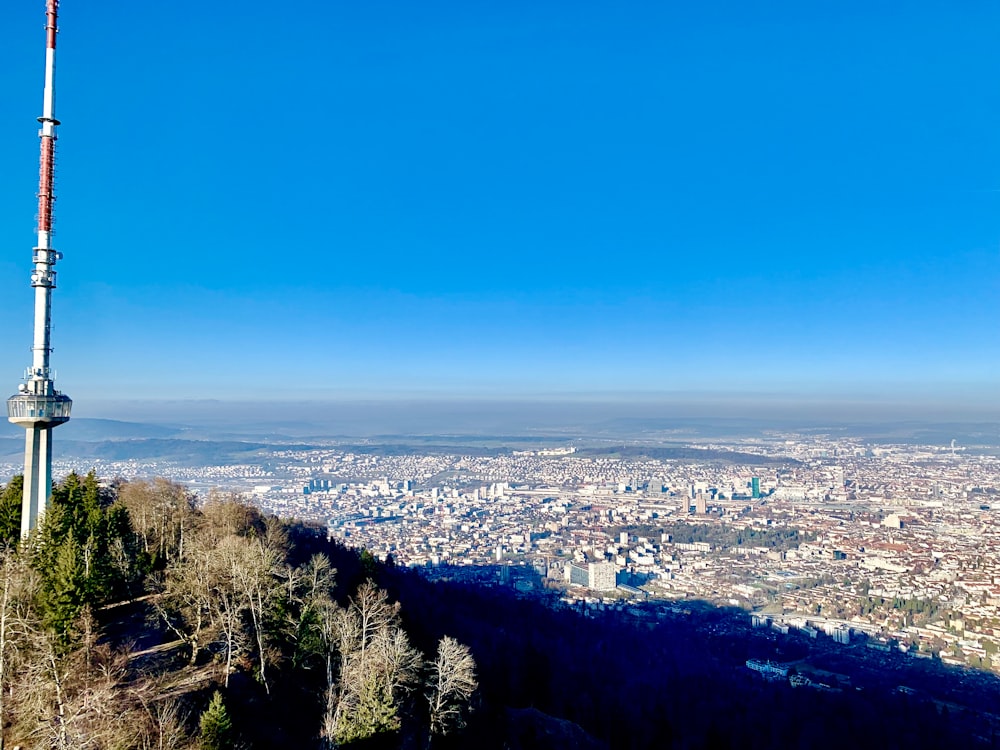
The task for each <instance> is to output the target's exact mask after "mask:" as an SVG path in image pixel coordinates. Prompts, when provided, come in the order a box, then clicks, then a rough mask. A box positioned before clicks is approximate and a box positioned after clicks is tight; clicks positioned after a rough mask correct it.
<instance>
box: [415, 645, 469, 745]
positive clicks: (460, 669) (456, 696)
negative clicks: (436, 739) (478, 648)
mask: <svg viewBox="0 0 1000 750" xmlns="http://www.w3.org/2000/svg"><path fill="white" fill-rule="evenodd" d="M477 687H478V685H477V683H476V663H475V661H474V660H473V658H472V654H471V653H469V649H468V647H467V646H464V645H463V644H461V643H459V642H458V641H456V640H455V639H454V638H451V637H449V636H445V637H444V638H442V639H441V641H440V642H439V643H438V650H437V657H436V658H435V659H434V662H433V663H432V664H431V675H430V682H429V685H428V695H427V699H428V702H429V704H430V720H431V733H432V734H442V735H443V734H448V732H450V731H452V730H454V729H460V728H461V727H462V726H464V725H465V718H464V712H465V710H466V708H467V706H468V704H469V699H470V698H471V697H472V694H473V693H474V692H475V691H476V688H477Z"/></svg>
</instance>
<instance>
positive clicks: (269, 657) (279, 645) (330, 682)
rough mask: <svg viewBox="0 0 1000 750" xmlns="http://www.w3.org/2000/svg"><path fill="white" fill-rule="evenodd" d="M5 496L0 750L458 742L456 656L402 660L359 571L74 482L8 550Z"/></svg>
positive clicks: (464, 692) (15, 486)
mask: <svg viewBox="0 0 1000 750" xmlns="http://www.w3.org/2000/svg"><path fill="white" fill-rule="evenodd" d="M20 494H21V480H20V478H15V479H14V480H13V481H12V482H10V484H9V485H8V486H7V487H6V488H4V491H3V493H2V494H0V535H2V540H3V549H2V552H0V720H2V724H0V746H2V747H31V748H58V749H59V750H70V749H75V748H80V749H82V748H100V749H103V748H108V749H109V750H110V749H112V748H143V749H145V748H159V749H160V750H166V749H168V748H171V749H175V750H180V749H182V748H204V749H205V750H213V749H216V748H218V749H222V748H236V747H247V748H250V747H292V746H294V747H340V746H351V745H353V744H357V743H361V744H366V743H367V744H368V745H371V744H372V742H373V741H378V742H377V744H378V745H380V746H386V745H387V746H394V745H395V744H398V743H399V742H402V741H404V740H405V741H406V742H408V743H410V744H413V743H416V744H419V745H420V746H422V747H427V746H434V745H436V744H439V742H440V739H441V738H445V737H447V736H448V735H452V734H455V733H456V732H458V731H459V730H460V729H461V728H462V727H463V725H464V722H465V715H466V713H467V706H468V703H469V699H470V698H471V697H472V695H473V693H474V691H475V690H476V687H477V683H476V677H475V665H474V662H473V661H472V657H471V656H470V654H469V650H468V648H467V647H465V646H464V645H462V644H460V643H458V642H457V641H455V640H454V639H452V638H449V637H442V638H440V639H439V640H438V641H437V642H436V644H435V646H434V648H433V649H432V650H431V651H429V652H428V653H427V654H424V653H422V652H420V651H418V650H417V649H416V648H415V647H414V646H413V645H412V644H411V642H410V639H409V638H408V636H407V634H406V631H405V630H404V629H403V628H402V625H401V621H400V617H399V605H398V603H394V602H391V601H390V600H389V598H388V595H387V594H386V592H385V591H384V590H382V589H380V588H379V587H378V586H377V585H376V584H375V583H374V582H373V580H372V577H373V573H374V569H375V561H374V560H373V559H372V558H371V557H370V556H367V555H358V554H354V555H352V554H349V553H346V551H345V550H342V549H340V550H337V549H335V548H332V547H331V546H330V545H328V544H326V540H325V537H324V536H322V535H319V534H317V533H316V530H315V529H308V528H305V527H302V526H296V525H294V524H291V523H287V522H284V521H281V520H279V519H277V518H274V517H264V516H262V515H261V514H260V512H259V511H257V510H256V509H255V508H253V507H251V506H250V505H248V504H246V503H244V502H243V501H242V500H241V499H239V498H237V497H232V496H222V495H218V496H212V497H210V498H209V499H208V500H207V502H205V503H204V504H203V505H202V506H201V507H197V508H196V506H195V502H194V499H193V497H191V496H190V495H189V494H188V493H187V492H186V491H185V489H184V488H183V487H181V486H179V485H176V484H173V483H171V482H166V481H157V482H153V483H146V482H134V483H128V484H125V483H119V484H116V485H114V486H111V487H102V486H101V485H100V483H99V482H98V480H97V478H96V477H95V476H94V475H93V474H90V475H88V476H86V477H79V476H77V475H75V474H71V475H70V476H69V477H67V478H66V479H65V480H64V481H63V482H61V483H60V484H59V485H57V486H56V487H55V490H54V492H53V496H52V500H51V503H50V505H49V508H48V510H47V511H46V513H45V516H44V519H43V521H42V523H41V525H40V527H39V529H38V530H37V531H36V532H35V533H33V534H32V535H31V536H29V537H28V538H27V539H25V540H20V539H19V536H20V525H19V524H20V522H19V516H20ZM330 550H333V551H334V552H335V553H338V554H336V557H337V558H338V560H339V562H341V563H343V564H344V565H343V567H344V568H345V570H343V572H340V573H338V570H337V569H336V568H335V567H334V564H333V561H332V560H331V556H330V555H329V554H328V553H329V552H330Z"/></svg>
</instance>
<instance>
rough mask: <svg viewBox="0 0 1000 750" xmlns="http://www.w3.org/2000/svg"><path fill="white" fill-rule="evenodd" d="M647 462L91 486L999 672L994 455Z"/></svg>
mask: <svg viewBox="0 0 1000 750" xmlns="http://www.w3.org/2000/svg"><path fill="white" fill-rule="evenodd" d="M643 452H646V453H648V454H650V455H654V456H656V455H667V454H669V451H668V452H666V453H665V452H664V451H657V450H656V449H650V450H648V451H643V450H642V449H636V451H630V452H629V454H628V455H623V454H622V453H620V452H614V451H612V452H609V451H608V450H607V449H594V448H581V449H579V450H574V449H572V448H571V447H569V446H567V447H565V448H559V449H552V448H551V447H548V448H545V449H540V450H509V449H492V450H491V449H483V450H480V451H478V453H479V454H480V455H471V453H472V452H471V451H464V452H457V451H456V452H455V453H454V454H450V453H448V452H446V451H443V450H440V449H436V450H434V451H424V452H422V451H421V450H420V449H419V448H413V449H412V450H406V451H403V450H386V449H384V448H380V447H379V446H374V445H372V446H357V445H354V446H350V447H348V446H338V445H329V446H325V447H299V448H289V447H281V446H277V445H276V446H274V448H273V449H272V450H266V451H260V452H259V454H258V456H257V458H256V459H255V460H254V461H252V462H250V461H248V462H245V463H241V464H220V465H216V466H190V465H188V466H185V465H181V464H179V463H173V462H168V461H160V462H156V461H147V462H143V461H140V460H131V461H99V462H96V463H95V465H94V468H95V469H96V470H97V472H98V474H99V475H101V476H105V477H114V476H121V477H125V478H131V477H152V476H164V477H167V478H170V479H173V480H176V481H179V482H183V483H185V484H187V485H188V486H189V487H191V488H192V489H193V490H194V491H196V492H198V493H199V494H200V495H202V496H206V495H207V493H208V492H209V491H212V490H213V488H214V489H215V490H218V491H236V492H240V493H243V494H245V495H248V496H251V497H252V498H254V500H255V501H256V502H257V503H258V504H259V505H260V506H261V507H262V508H264V509H266V510H268V511H270V512H273V513H277V514H280V515H282V516H290V517H298V518H302V519H308V520H311V521H318V522H321V523H323V524H325V525H326V526H327V528H328V531H329V534H330V535H331V536H332V537H334V538H337V539H340V540H343V541H344V542H345V543H347V544H350V545H355V546H359V547H365V548H367V549H369V550H370V551H372V552H373V553H374V554H376V555H377V556H379V557H382V558H387V557H389V556H391V557H392V559H393V560H394V561H395V562H396V563H397V564H400V565H408V566H415V567H418V568H420V569H422V570H424V571H426V572H427V574H428V575H430V576H442V575H447V576H448V577H452V578H455V577H461V576H463V575H464V576H468V577H469V579H470V580H484V579H483V576H484V574H485V575H487V577H489V576H492V578H491V579H490V580H493V581H495V582H496V583H497V584H509V585H512V586H516V587H518V588H520V589H521V590H523V591H525V592H526V593H528V594H530V593H531V592H532V591H534V592H536V593H538V594H539V595H540V594H541V593H543V592H546V593H548V594H550V595H551V594H553V592H555V593H556V594H558V596H557V599H559V598H560V597H561V601H563V602H571V601H574V600H577V601H579V600H583V601H591V602H595V601H596V602H600V601H604V602H606V603H610V602H612V601H614V602H619V601H622V600H628V599H629V598H635V597H638V598H641V599H643V600H646V599H650V600H657V599H658V600H692V599H699V600H706V601H709V602H712V603H715V604H719V605H723V606H732V607H740V608H743V609H745V610H746V611H747V612H748V616H749V615H750V614H752V616H753V621H754V624H755V625H757V626H759V627H767V628H772V629H775V630H777V631H779V632H788V631H789V630H791V629H794V630H798V631H800V632H803V633H806V634H807V635H809V636H811V637H817V638H830V639H832V640H833V641H835V642H839V643H844V644H847V643H853V642H857V641H858V640H859V639H861V640H865V641H867V643H868V645H869V646H870V647H872V648H875V649H895V650H898V651H905V652H909V653H911V654H913V655H919V656H934V657H938V658H941V659H942V660H944V661H947V662H956V663H962V664H969V665H973V666H983V667H994V666H996V667H997V668H1000V657H997V652H998V651H1000V576H996V574H995V571H996V570H997V557H998V553H997V549H998V548H1000V544H998V542H1000V522H998V513H997V510H996V509H995V508H996V507H997V506H998V505H1000V496H998V491H1000V487H998V484H1000V483H998V477H1000V458H998V457H997V456H995V455H992V454H991V452H990V451H988V450H981V451H978V452H973V451H971V450H956V449H954V448H953V447H951V446H932V445H913V444H903V443H901V444H877V445H873V444H868V443H865V442H864V441H862V440H859V439H853V438H842V439H837V438H830V437H822V436H821V437H816V436H803V435H792V434H789V435H772V436H768V437H767V438H758V439H753V440H739V441H737V440H734V441H729V442H725V443H722V442H719V443H708V442H704V443H699V444H691V445H688V446H685V450H684V451H682V452H677V451H675V452H674V453H682V454H683V457H679V458H678V457H670V456H668V457H658V458H650V457H647V456H644V455H641V454H642V453H643ZM632 453H636V455H632ZM719 456H724V458H719ZM70 468H76V469H81V468H83V469H89V468H91V467H90V466H81V465H79V462H77V464H73V463H72V462H64V465H61V466H58V467H57V472H58V471H63V472H65V471H67V470H69V469H70ZM16 469H17V467H14V466H12V467H9V473H13V472H14V471H16ZM463 571H464V572H463ZM484 571H485V573H484Z"/></svg>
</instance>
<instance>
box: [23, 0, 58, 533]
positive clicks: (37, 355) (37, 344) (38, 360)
mask: <svg viewBox="0 0 1000 750" xmlns="http://www.w3.org/2000/svg"><path fill="white" fill-rule="evenodd" d="M58 15H59V0H46V8H45V92H44V97H43V100H42V116H41V117H39V118H38V121H39V122H40V123H41V124H42V127H41V130H40V131H39V133H38V135H39V137H40V139H41V149H40V150H41V156H40V159H39V162H40V166H39V174H38V244H37V246H36V247H35V249H34V255H33V262H34V270H33V271H32V273H31V286H32V287H33V288H34V290H35V315H34V338H33V342H32V346H31V367H30V368H29V369H28V371H27V373H26V376H25V380H24V382H23V383H22V384H21V385H20V386H19V387H18V393H17V395H15V396H11V397H10V398H9V399H7V418H8V419H9V420H10V421H11V422H13V423H14V424H17V425H20V426H21V427H23V428H25V430H27V436H26V443H25V453H24V499H23V504H22V509H21V532H22V534H25V535H26V534H28V532H29V531H31V530H32V529H33V528H35V526H37V525H38V521H39V519H40V517H41V515H42V514H43V513H44V512H45V506H46V504H47V503H48V499H49V495H50V494H51V493H52V428H53V427H56V426H58V425H60V424H63V423H64V422H66V421H68V420H69V415H70V411H71V409H72V407H73V402H72V401H71V400H70V398H69V397H68V396H66V395H64V394H62V393H60V392H59V391H57V390H56V389H55V381H54V378H53V376H52V372H51V370H50V369H49V355H50V354H51V352H52V345H51V331H52V290H53V289H54V288H55V286H56V272H55V270H54V267H55V264H56V261H57V260H58V259H60V258H61V257H62V254H61V253H59V252H57V251H56V250H54V249H53V248H52V233H53V230H52V214H53V207H54V203H55V189H54V183H55V158H56V127H57V126H58V125H59V121H58V120H57V119H56V118H55V101H56V86H55V74H56V33H57V32H58V28H57V20H58Z"/></svg>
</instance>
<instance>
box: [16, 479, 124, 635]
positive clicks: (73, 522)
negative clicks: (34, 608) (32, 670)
mask: <svg viewBox="0 0 1000 750" xmlns="http://www.w3.org/2000/svg"><path fill="white" fill-rule="evenodd" d="M108 499H109V498H107V497H105V496H103V494H102V492H101V489H100V486H99V484H98V481H97V477H96V476H95V475H94V473H93V472H91V473H89V474H88V475H87V476H86V477H84V478H83V479H81V478H80V477H79V475H77V474H70V475H69V476H67V477H66V479H64V480H63V481H62V482H61V483H60V484H58V485H56V487H55V488H54V489H53V492H52V500H51V502H50V503H49V508H48V509H47V510H46V513H45V517H44V518H43V520H42V524H41V527H40V528H39V530H38V532H37V534H36V538H35V540H34V541H35V543H34V544H33V545H31V547H32V549H31V553H30V554H31V565H32V567H33V568H34V569H35V570H36V571H37V572H38V574H39V575H40V576H41V579H42V602H41V606H42V610H43V613H44V618H45V622H46V624H47V625H48V626H49V627H50V628H52V629H53V630H55V631H56V632H57V633H58V634H60V636H61V637H63V639H64V640H65V639H66V638H68V635H69V633H70V631H71V626H72V623H73V621H74V620H75V619H76V617H77V616H78V615H79V613H80V612H81V611H82V609H83V608H84V607H85V606H92V607H97V606H100V605H101V604H104V603H105V602H107V601H110V600H112V599H113V598H115V597H120V596H124V595H127V594H129V593H130V592H131V591H132V590H134V589H135V588H136V587H137V584H138V581H139V576H140V572H139V569H138V566H137V565H136V563H135V558H136V550H135V544H134V534H133V533H132V531H131V523H130V521H129V517H128V513H127V512H126V511H125V510H124V508H120V507H115V506H114V505H109V504H108V502H107V501H108Z"/></svg>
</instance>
